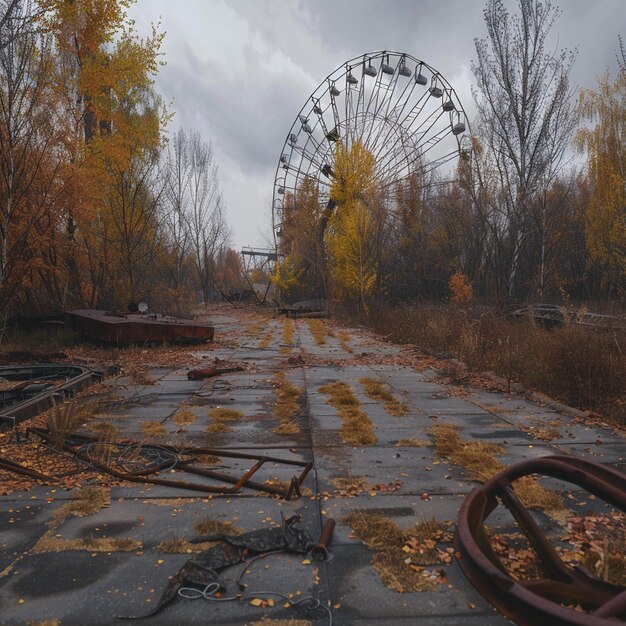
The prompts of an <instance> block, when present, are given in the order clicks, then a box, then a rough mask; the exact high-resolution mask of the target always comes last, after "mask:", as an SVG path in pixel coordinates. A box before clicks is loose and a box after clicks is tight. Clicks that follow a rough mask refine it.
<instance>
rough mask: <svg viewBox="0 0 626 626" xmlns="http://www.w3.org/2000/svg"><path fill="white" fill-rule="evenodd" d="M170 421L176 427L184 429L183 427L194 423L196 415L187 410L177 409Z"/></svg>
mask: <svg viewBox="0 0 626 626" xmlns="http://www.w3.org/2000/svg"><path fill="white" fill-rule="evenodd" d="M170 419H171V420H172V422H174V424H176V426H178V427H180V428H184V427H185V426H191V425H192V424H193V423H194V422H195V421H196V415H195V413H194V412H193V411H190V410H189V409H178V411H176V413H174V415H172V417H170Z"/></svg>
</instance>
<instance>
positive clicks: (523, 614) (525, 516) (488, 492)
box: [455, 456, 626, 626]
mask: <svg viewBox="0 0 626 626" xmlns="http://www.w3.org/2000/svg"><path fill="white" fill-rule="evenodd" d="M533 474H537V475H539V476H549V477H552V478H557V479H560V480H564V481H567V482H569V483H573V484H575V485H578V486H579V487H582V488H583V489H585V490H587V491H588V492H589V493H590V494H593V495H594V496H597V497H598V498H601V499H602V500H604V501H605V502H607V503H608V504H611V505H612V506H614V507H616V508H617V509H619V510H620V511H622V512H626V475H625V474H622V473H621V472H619V471H617V470H615V469H613V468H611V467H608V466H606V465H601V464H599V463H593V462H591V461H587V460H584V459H579V458H574V457H568V456H547V457H542V458H538V459H531V460H529V461H523V462H522V463H518V464H516V465H513V466H512V467H510V468H508V469H507V470H505V471H504V472H501V473H500V474H497V475H496V476H494V477H493V478H492V479H491V480H489V481H487V482H486V483H485V484H484V485H482V486H481V487H478V488H477V489H474V491H472V493H470V494H469V496H467V498H466V499H465V500H464V502H463V504H462V506H461V509H460V510H459V515H458V520H457V531H456V537H455V549H456V556H457V560H458V563H459V565H460V567H461V569H462V570H463V572H464V574H465V575H466V576H467V578H468V579H469V580H470V582H471V583H472V584H473V585H474V587H476V589H477V590H478V591H479V592H480V593H481V594H482V595H483V596H484V597H485V598H486V599H487V600H488V601H489V602H491V604H493V605H494V606H495V607H497V608H498V609H499V610H500V611H501V612H502V613H504V615H506V616H507V617H508V618H510V619H511V620H513V621H514V622H515V623H516V624H520V625H521V626H572V625H576V626H611V625H612V626H614V625H615V624H616V623H626V587H623V586H621V585H616V584H613V583H610V582H608V581H606V580H603V579H602V578H599V577H597V576H594V575H593V574H592V573H590V572H588V571H587V570H585V569H584V568H583V567H581V566H580V565H571V564H569V563H565V562H564V561H563V560H562V559H561V557H560V555H559V553H558V552H557V550H556V549H555V547H554V546H553V545H552V544H551V542H550V541H549V540H548V539H547V537H546V535H545V533H544V531H543V530H542V528H541V527H540V525H539V524H538V522H537V521H536V519H535V517H534V516H532V515H531V514H530V512H529V511H528V510H527V509H526V508H525V507H524V505H523V504H522V503H521V502H520V500H519V499H518V497H517V495H516V494H515V490H514V488H513V486H512V483H513V481H515V480H517V479H518V478H520V477H523V476H529V475H533ZM500 502H501V503H502V504H503V505H504V506H505V507H506V508H507V509H508V510H509V511H510V513H511V514H512V516H513V517H514V519H515V521H516V522H517V524H518V526H519V528H520V529H521V530H522V531H523V533H524V534H525V535H526V538H527V539H528V542H529V543H530V545H531V547H532V548H533V549H534V551H535V553H536V555H537V558H538V560H539V562H540V565H541V570H540V571H543V572H546V577H545V578H535V579H532V580H519V579H516V578H514V577H513V576H512V575H511V574H510V573H509V572H508V571H507V569H506V568H505V566H504V564H503V562H502V561H501V560H500V558H499V557H498V555H497V554H496V553H495V552H494V550H493V549H492V546H491V543H490V541H489V536H488V532H487V529H486V528H485V520H486V519H487V517H488V516H489V515H490V514H491V512H492V511H493V510H494V509H495V508H496V507H498V506H499V503H500Z"/></svg>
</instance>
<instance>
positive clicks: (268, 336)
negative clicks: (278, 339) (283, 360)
mask: <svg viewBox="0 0 626 626" xmlns="http://www.w3.org/2000/svg"><path fill="white" fill-rule="evenodd" d="M273 337H274V336H273V334H272V333H271V332H269V331H268V332H266V333H265V334H264V335H263V336H262V337H261V339H260V341H259V348H260V349H261V350H265V349H266V348H267V347H268V346H269V345H270V343H271V342H272V339H273Z"/></svg>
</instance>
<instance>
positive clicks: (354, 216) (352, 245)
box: [325, 142, 378, 305]
mask: <svg viewBox="0 0 626 626" xmlns="http://www.w3.org/2000/svg"><path fill="white" fill-rule="evenodd" d="M375 165H376V161H375V159H374V156H373V155H372V154H371V153H370V152H369V151H368V150H367V149H366V148H365V146H363V144H362V143H361V142H356V143H355V144H354V145H353V146H352V147H351V148H350V149H348V148H346V147H345V146H344V145H343V144H342V143H341V142H339V143H338V144H337V148H336V155H335V178H334V181H333V185H332V187H331V199H332V200H334V201H335V202H336V203H337V209H336V211H335V213H334V214H333V216H332V217H331V219H330V221H329V224H328V229H327V231H326V234H325V240H326V246H327V249H328V252H329V256H330V259H331V261H332V265H331V267H330V271H331V276H332V279H333V285H334V287H335V290H336V292H337V295H338V297H339V298H340V299H343V298H347V299H349V300H352V301H357V302H360V303H361V304H362V305H365V304H366V300H367V299H368V298H370V297H371V295H372V294H373V292H374V287H375V285H376V282H377V277H378V268H377V260H376V257H375V254H374V247H373V244H374V230H375V229H374V226H375V224H374V222H373V219H372V214H373V210H374V209H375V204H376V200H377V198H376V191H377V187H376V176H375V172H374V168H375Z"/></svg>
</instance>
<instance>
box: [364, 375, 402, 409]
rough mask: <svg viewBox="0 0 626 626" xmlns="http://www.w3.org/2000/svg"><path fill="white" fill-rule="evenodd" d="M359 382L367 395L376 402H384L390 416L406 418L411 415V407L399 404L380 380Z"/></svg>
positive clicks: (370, 379)
mask: <svg viewBox="0 0 626 626" xmlns="http://www.w3.org/2000/svg"><path fill="white" fill-rule="evenodd" d="M359 382H360V383H361V385H362V386H363V390H364V391H365V395H366V396H367V397H368V398H369V399H370V400H374V401H376V402H382V403H383V405H384V407H385V411H387V413H389V415H395V416H396V417H404V416H406V415H408V414H409V407H408V406H407V405H406V404H404V403H403V402H399V401H398V400H396V399H395V398H394V396H393V394H392V393H391V392H390V391H389V389H387V386H386V385H385V384H384V383H383V382H381V381H380V380H376V379H375V378H359Z"/></svg>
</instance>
